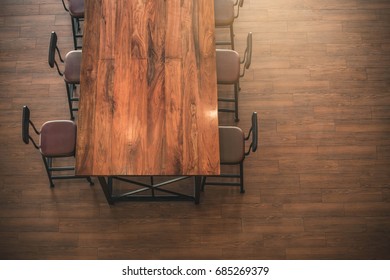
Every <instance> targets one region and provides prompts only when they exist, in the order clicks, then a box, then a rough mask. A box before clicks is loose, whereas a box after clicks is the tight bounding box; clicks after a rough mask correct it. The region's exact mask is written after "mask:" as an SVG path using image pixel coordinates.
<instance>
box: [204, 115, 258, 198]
mask: <svg viewBox="0 0 390 280" xmlns="http://www.w3.org/2000/svg"><path fill="white" fill-rule="evenodd" d="M251 136H252V141H251V143H250V145H249V148H248V150H247V151H246V152H245V154H244V159H243V160H242V161H241V162H239V163H223V162H221V165H239V167H240V171H239V173H238V174H220V175H215V176H203V177H202V183H201V190H202V191H204V187H205V185H212V186H239V187H240V193H245V189H244V160H245V158H246V157H247V156H249V154H250V153H251V152H253V153H254V152H256V150H257V145H258V123H257V113H256V112H253V113H252V126H251V128H250V129H249V132H248V135H247V136H246V137H245V138H244V139H245V141H248V140H249V139H250V138H251ZM208 177H214V178H217V177H218V178H238V179H239V180H238V182H217V181H211V182H207V181H206V180H207V178H208Z"/></svg>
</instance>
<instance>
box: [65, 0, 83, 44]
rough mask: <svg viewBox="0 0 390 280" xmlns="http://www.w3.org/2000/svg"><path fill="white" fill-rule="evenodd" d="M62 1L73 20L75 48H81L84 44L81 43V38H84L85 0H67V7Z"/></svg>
mask: <svg viewBox="0 0 390 280" xmlns="http://www.w3.org/2000/svg"><path fill="white" fill-rule="evenodd" d="M61 1H62V5H63V6H64V9H65V11H67V12H68V13H69V15H70V19H71V22H72V34H73V44H74V49H75V50H78V49H81V48H82V45H79V39H82V38H83V32H82V30H81V22H82V21H84V0H67V1H68V7H66V5H65V2H64V0H61Z"/></svg>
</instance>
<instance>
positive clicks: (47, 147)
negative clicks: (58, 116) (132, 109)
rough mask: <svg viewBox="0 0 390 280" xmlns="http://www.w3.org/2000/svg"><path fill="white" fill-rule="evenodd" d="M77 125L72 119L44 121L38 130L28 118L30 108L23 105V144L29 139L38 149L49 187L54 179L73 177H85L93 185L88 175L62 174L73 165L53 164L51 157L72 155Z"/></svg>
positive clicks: (27, 142) (72, 168)
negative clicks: (59, 172) (35, 138)
mask: <svg viewBox="0 0 390 280" xmlns="http://www.w3.org/2000/svg"><path fill="white" fill-rule="evenodd" d="M30 126H31V127H32V128H33V130H34V131H35V133H36V134H37V135H39V142H38V144H37V142H35V141H34V139H33V137H31V135H30ZM76 133H77V127H76V124H75V123H74V122H73V121H69V120H56V121H48V122H45V123H44V124H43V125H42V127H41V128H40V130H38V129H37V128H36V127H35V125H34V123H33V122H32V121H31V120H30V109H29V108H28V107H27V106H24V107H23V115H22V139H23V142H24V143H25V144H29V143H30V141H31V142H32V143H33V145H34V147H35V148H36V149H38V150H39V151H40V153H41V155H42V160H43V163H44V165H45V169H46V172H47V176H48V178H49V182H50V187H54V183H53V180H54V179H74V178H85V179H87V181H88V182H89V183H90V185H93V182H92V180H91V178H90V177H89V176H75V175H74V174H71V175H64V174H63V171H67V170H74V166H61V167H60V166H56V167H54V166H53V158H65V157H73V156H74V154H75V147H76ZM56 171H61V175H54V174H53V172H56Z"/></svg>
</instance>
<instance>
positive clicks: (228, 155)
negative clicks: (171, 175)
mask: <svg viewBox="0 0 390 280" xmlns="http://www.w3.org/2000/svg"><path fill="white" fill-rule="evenodd" d="M251 136H252V138H251ZM250 138H251V143H250V145H249V148H248V150H247V151H245V142H246V141H248V140H249V139H250ZM257 144H258V126H257V113H256V112H253V113H252V126H251V128H250V130H249V132H248V135H247V137H245V135H244V132H242V130H241V129H240V128H239V127H235V126H220V127H219V151H220V161H221V164H222V165H239V166H240V172H239V174H221V175H216V176H207V177H206V176H205V177H203V178H202V187H201V188H202V190H204V187H205V185H216V186H221V185H223V186H240V192H241V193H244V192H245V189H244V159H245V157H246V156H248V155H249V154H250V153H251V152H256V150H257ZM208 177H222V178H238V179H239V182H216V181H213V182H207V178H208Z"/></svg>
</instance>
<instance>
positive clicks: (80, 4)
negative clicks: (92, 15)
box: [68, 0, 84, 18]
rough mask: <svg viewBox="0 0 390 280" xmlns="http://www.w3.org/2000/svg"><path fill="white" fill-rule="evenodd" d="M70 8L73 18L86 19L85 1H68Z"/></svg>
mask: <svg viewBox="0 0 390 280" xmlns="http://www.w3.org/2000/svg"><path fill="white" fill-rule="evenodd" d="M68 8H69V13H70V15H71V16H72V17H78V18H81V17H84V0H68Z"/></svg>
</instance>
